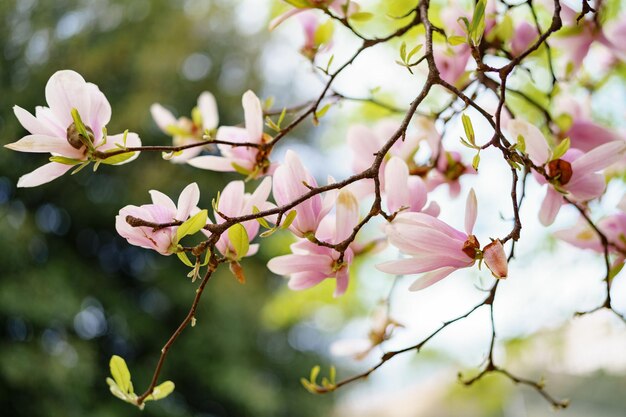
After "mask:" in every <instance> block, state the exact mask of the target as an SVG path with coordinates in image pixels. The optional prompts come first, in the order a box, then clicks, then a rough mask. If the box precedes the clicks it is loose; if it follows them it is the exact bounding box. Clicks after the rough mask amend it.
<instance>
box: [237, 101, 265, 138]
mask: <svg viewBox="0 0 626 417" xmlns="http://www.w3.org/2000/svg"><path fill="white" fill-rule="evenodd" d="M241 102H242V104H243V111H244V115H245V119H246V130H247V131H248V135H249V136H250V137H249V141H250V142H253V143H261V139H262V137H263V110H262V109H261V102H260V101H259V98H258V97H257V96H256V95H255V94H254V93H253V92H252V91H251V90H248V91H246V92H245V93H244V95H243V97H242V99H241Z"/></svg>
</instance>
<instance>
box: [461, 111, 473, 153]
mask: <svg viewBox="0 0 626 417" xmlns="http://www.w3.org/2000/svg"><path fill="white" fill-rule="evenodd" d="M461 121H462V122H463V130H465V136H466V137H467V141H468V142H469V143H471V144H472V145H474V146H476V137H475V136H474V126H472V119H470V118H469V116H468V115H466V114H465V113H463V114H462V115H461Z"/></svg>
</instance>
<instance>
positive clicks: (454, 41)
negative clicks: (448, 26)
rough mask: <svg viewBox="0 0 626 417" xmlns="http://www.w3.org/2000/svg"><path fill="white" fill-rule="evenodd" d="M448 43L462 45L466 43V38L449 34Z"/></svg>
mask: <svg viewBox="0 0 626 417" xmlns="http://www.w3.org/2000/svg"><path fill="white" fill-rule="evenodd" d="M448 43H449V44H450V45H452V46H457V45H463V44H465V43H467V38H466V37H464V36H449V37H448Z"/></svg>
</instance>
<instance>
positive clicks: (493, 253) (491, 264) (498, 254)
mask: <svg viewBox="0 0 626 417" xmlns="http://www.w3.org/2000/svg"><path fill="white" fill-rule="evenodd" d="M483 261H484V262H485V265H487V268H489V270H490V271H491V273H492V274H493V276H494V277H496V278H506V276H507V275H508V274H509V263H508V261H507V259H506V253H504V247H503V246H502V242H500V240H498V239H496V240H494V241H492V242H491V243H490V244H488V245H487V246H485V247H484V248H483Z"/></svg>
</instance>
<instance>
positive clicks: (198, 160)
mask: <svg viewBox="0 0 626 417" xmlns="http://www.w3.org/2000/svg"><path fill="white" fill-rule="evenodd" d="M241 101H242V105H243V110H244V114H245V128H241V127H234V126H222V127H220V128H219V129H218V131H217V139H218V140H221V141H228V142H234V143H253V144H257V145H260V144H262V143H265V142H268V141H269V140H270V139H271V138H270V137H269V135H267V134H265V133H263V110H262V108H261V102H260V101H259V98H258V97H257V96H256V95H255V94H254V93H253V92H252V91H250V90H248V91H246V93H245V94H244V95H243V97H242V100H241ZM218 148H219V150H220V152H221V153H222V156H215V155H203V156H197V157H195V158H191V159H190V160H188V161H187V163H188V164H189V165H191V166H194V167H196V168H202V169H208V170H211V171H222V172H230V171H237V172H240V173H245V174H246V175H249V176H250V177H252V178H257V177H259V176H261V175H265V174H267V173H268V172H269V171H270V170H271V169H270V166H269V162H268V161H267V160H265V159H263V160H262V161H258V158H257V157H258V156H259V149H258V148H256V147H249V146H231V145H224V144H220V145H218Z"/></svg>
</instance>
